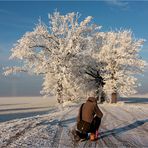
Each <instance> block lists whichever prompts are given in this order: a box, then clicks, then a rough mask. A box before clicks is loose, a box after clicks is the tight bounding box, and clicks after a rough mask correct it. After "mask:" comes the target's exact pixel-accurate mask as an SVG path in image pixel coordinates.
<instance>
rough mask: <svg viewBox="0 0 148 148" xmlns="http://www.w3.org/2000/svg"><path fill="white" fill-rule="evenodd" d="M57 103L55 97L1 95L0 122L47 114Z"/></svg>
mask: <svg viewBox="0 0 148 148" xmlns="http://www.w3.org/2000/svg"><path fill="white" fill-rule="evenodd" d="M56 104H57V103H56V100H55V98H54V97H50V98H43V97H0V122H4V121H8V120H12V119H16V118H17V119H18V118H24V117H31V116H34V115H41V114H45V113H46V114H47V113H49V111H50V110H51V109H52V108H53V106H55V105H56Z"/></svg>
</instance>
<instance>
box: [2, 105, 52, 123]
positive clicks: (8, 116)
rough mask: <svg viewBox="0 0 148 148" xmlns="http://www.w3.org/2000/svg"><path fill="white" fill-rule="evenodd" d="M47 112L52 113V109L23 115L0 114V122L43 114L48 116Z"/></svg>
mask: <svg viewBox="0 0 148 148" xmlns="http://www.w3.org/2000/svg"><path fill="white" fill-rule="evenodd" d="M38 109H40V108H38ZM49 112H54V109H47V110H44V111H30V112H24V113H11V114H0V122H5V121H10V120H15V119H21V118H27V117H33V116H37V115H44V114H48V113H49Z"/></svg>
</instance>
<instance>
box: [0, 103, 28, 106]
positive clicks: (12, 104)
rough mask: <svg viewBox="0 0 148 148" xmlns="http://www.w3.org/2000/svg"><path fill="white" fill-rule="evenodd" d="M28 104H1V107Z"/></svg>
mask: <svg viewBox="0 0 148 148" xmlns="http://www.w3.org/2000/svg"><path fill="white" fill-rule="evenodd" d="M24 104H28V103H17V104H0V106H14V105H24Z"/></svg>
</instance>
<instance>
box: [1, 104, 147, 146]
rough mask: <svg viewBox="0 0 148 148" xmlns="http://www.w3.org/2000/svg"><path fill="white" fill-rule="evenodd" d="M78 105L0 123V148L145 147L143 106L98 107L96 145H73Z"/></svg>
mask: <svg viewBox="0 0 148 148" xmlns="http://www.w3.org/2000/svg"><path fill="white" fill-rule="evenodd" d="M78 108H79V105H73V106H71V107H67V108H66V109H65V110H64V111H63V112H60V111H58V110H57V111H56V112H55V111H54V112H52V113H50V114H48V115H41V116H36V117H32V118H25V119H18V120H12V121H8V122H3V123H0V147H8V148H11V147H18V148H19V147H51V148H53V147H60V148H64V147H105V148H106V147H134V148H135V147H137V148H139V147H140V148H142V147H148V137H147V135H148V115H147V113H148V105H147V104H142V105H140V104H136V105H135V104H120V103H119V104H117V105H108V104H102V105H100V108H101V109H102V111H103V113H104V117H103V120H102V124H101V127H100V138H99V140H97V141H96V142H90V141H87V142H81V143H77V144H76V143H73V141H72V138H71V136H70V134H69V130H70V129H71V128H73V127H74V125H75V122H76V115H77V112H78Z"/></svg>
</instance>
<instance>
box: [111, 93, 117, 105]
mask: <svg viewBox="0 0 148 148" xmlns="http://www.w3.org/2000/svg"><path fill="white" fill-rule="evenodd" d="M111 103H117V93H112V95H111Z"/></svg>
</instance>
